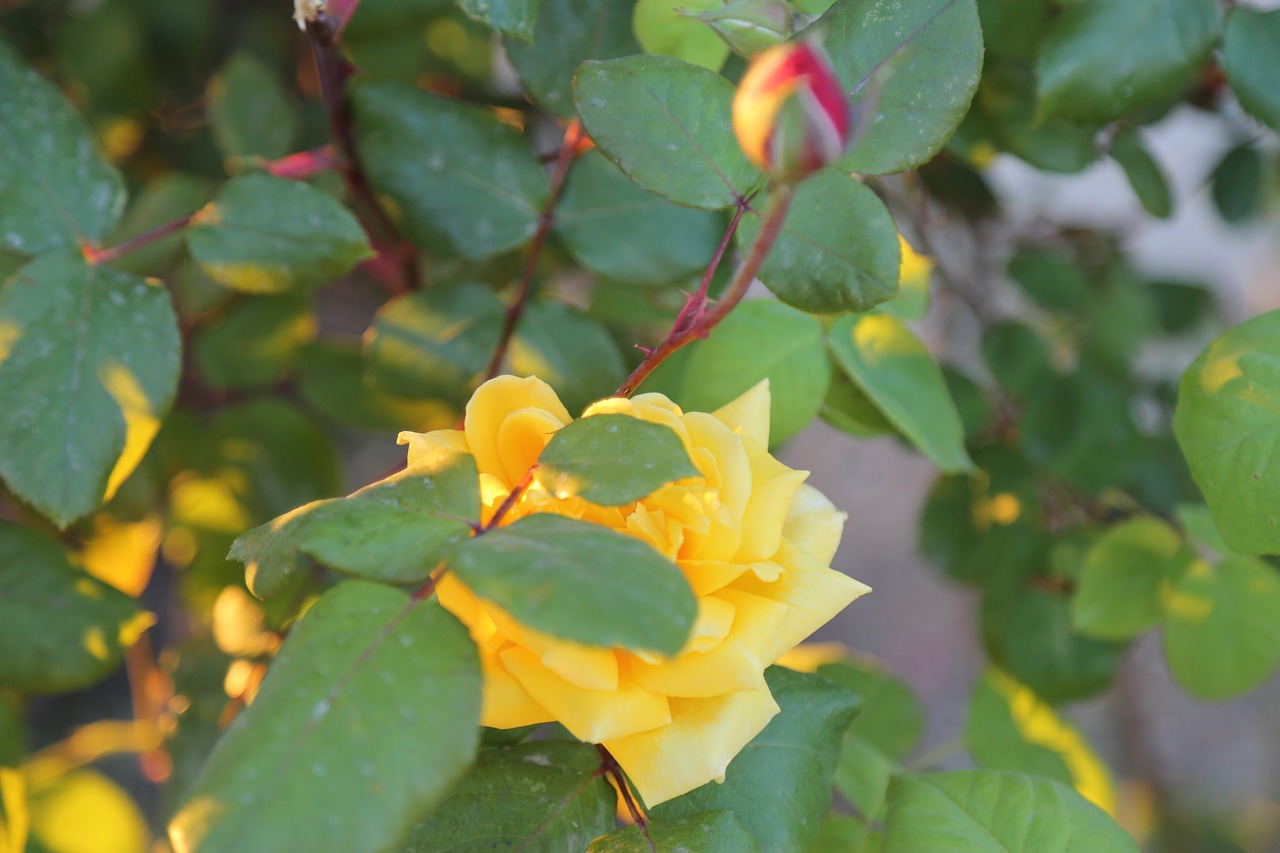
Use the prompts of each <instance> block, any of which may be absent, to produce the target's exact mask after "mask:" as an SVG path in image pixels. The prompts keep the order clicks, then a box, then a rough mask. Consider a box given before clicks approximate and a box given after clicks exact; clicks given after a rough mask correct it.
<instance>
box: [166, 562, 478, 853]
mask: <svg viewBox="0 0 1280 853" xmlns="http://www.w3.org/2000/svg"><path fill="white" fill-rule="evenodd" d="M480 681H481V678H480V667H479V661H478V658H477V655H476V650H475V647H474V646H473V645H472V643H471V639H470V637H469V636H468V635H467V631H466V629H465V628H464V627H463V626H462V625H461V623H459V622H458V621H457V619H455V618H454V617H453V616H452V615H450V614H449V613H446V612H445V611H444V610H443V609H442V608H441V607H440V605H439V604H437V603H436V602H434V601H414V600H411V599H410V598H409V596H408V595H407V594H405V593H403V592H400V591H398V590H394V589H391V588H389V587H385V586H381V585H378V584H372V583H365V582H361V581H350V582H347V583H344V584H341V585H339V586H337V587H335V588H334V589H332V590H330V591H329V592H328V593H326V594H325V595H324V596H323V597H321V599H320V600H319V601H318V602H317V603H316V604H315V606H314V607H312V608H311V609H310V610H309V611H307V614H306V615H305V616H304V617H303V619H302V621H301V622H299V624H298V626H297V627H296V628H294V629H293V631H292V632H291V633H290V635H289V638H288V640H286V641H285V644H284V647H283V648H282V649H281V651H280V654H279V656H277V657H276V659H275V662H274V663H272V665H271V670H270V672H269V673H268V675H267V677H266V680H265V681H263V683H262V688H261V690H260V691H259V692H258V696H257V698H256V699H255V700H254V702H253V704H252V705H250V706H249V707H248V708H246V709H245V710H244V711H242V712H241V713H240V715H239V716H238V717H237V718H236V721H235V723H234V724H233V725H232V726H231V728H229V729H228V730H227V732H226V734H224V735H223V737H222V740H221V741H220V742H219V743H218V746H217V747H216V748H215V749H214V751H213V754H212V755H211V756H210V757H209V760H208V762H207V763H206V764H205V767H204V771H203V773H202V774H201V776H200V778H199V780H198V781H197V782H196V785H195V788H194V790H193V791H191V793H190V795H189V796H188V798H187V801H186V805H185V806H184V807H183V808H182V809H181V810H180V811H179V812H178V814H177V816H176V817H175V818H174V819H173V822H172V823H171V824H170V825H169V835H170V838H171V839H172V840H173V842H174V846H175V847H176V848H178V849H181V850H192V851H200V853H218V852H219V851H229V852H230V851H244V850H253V851H256V853H292V852H293V851H297V850H308V851H313V853H326V851H332V853H349V851H352V850H391V849H394V847H395V845H396V843H397V842H399V841H400V840H401V839H402V838H403V837H404V836H405V835H406V834H407V833H408V831H409V829H410V828H411V827H412V826H413V824H414V822H415V821H416V820H417V819H418V818H419V817H421V816H422V814H423V813H424V812H425V811H426V810H428V809H430V808H431V807H432V806H434V805H435V804H436V803H438V802H440V801H441V800H443V799H444V798H445V796H446V795H447V794H448V792H449V790H450V788H451V787H452V786H453V784H454V783H455V782H456V781H457V780H458V778H459V777H461V776H462V774H463V773H464V772H465V771H466V768H467V766H468V765H469V764H470V763H471V760H472V757H473V756H474V754H475V750H476V743H477V740H478V722H479V717H480Z"/></svg>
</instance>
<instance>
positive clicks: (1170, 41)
mask: <svg viewBox="0 0 1280 853" xmlns="http://www.w3.org/2000/svg"><path fill="white" fill-rule="evenodd" d="M1221 18H1222V11H1221V8H1220V7H1219V5H1218V3H1217V2H1215V0H1131V2H1126V3H1114V2H1110V0H1081V2H1079V3H1072V4H1071V5H1069V6H1067V7H1066V8H1065V9H1064V10H1063V12H1062V16H1061V17H1060V18H1059V19H1058V20H1057V21H1056V22H1055V23H1054V25H1053V28H1052V29H1051V30H1050V31H1049V35H1048V38H1046V39H1045V41H1044V45H1043V46H1042V49H1041V51H1040V62H1039V70H1040V103H1041V106H1042V107H1043V108H1044V110H1045V111H1046V112H1048V113H1051V114H1053V115H1060V116H1066V117H1068V118H1074V119H1079V120H1083V121H1098V122H1106V121H1111V120H1113V119H1117V118H1120V117H1122V116H1124V115H1126V114H1127V113H1131V112H1134V111H1136V110H1142V109H1147V108H1156V107H1163V106H1166V105H1168V104H1169V103H1171V102H1172V101H1174V100H1175V99H1176V98H1177V97H1178V95H1180V94H1181V93H1182V90H1183V89H1185V88H1186V87H1187V86H1188V85H1189V84H1190V83H1191V82H1192V81H1193V80H1194V79H1195V75H1196V73H1197V72H1198V71H1199V70H1200V67H1201V66H1202V65H1203V64H1204V61H1205V60H1206V59H1207V58H1208V57H1209V52H1210V51H1211V50H1213V47H1214V45H1215V44H1216V43H1217V41H1218V36H1219V33H1220V27H1221Z"/></svg>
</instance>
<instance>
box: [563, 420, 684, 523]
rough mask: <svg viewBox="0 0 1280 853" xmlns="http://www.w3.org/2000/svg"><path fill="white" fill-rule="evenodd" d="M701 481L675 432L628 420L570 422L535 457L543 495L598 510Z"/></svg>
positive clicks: (651, 424)
mask: <svg viewBox="0 0 1280 853" xmlns="http://www.w3.org/2000/svg"><path fill="white" fill-rule="evenodd" d="M700 476H702V475H701V472H699V471H698V469H697V468H696V467H695V466H694V464H693V462H692V460H690V459H689V453H688V451H686V450H685V449H684V443H683V442H682V441H681V440H680V436H678V435H676V433H675V430H673V429H671V428H670V427H667V426H664V425H662V424H655V423H650V422H648V421H642V420H640V419H639V418H633V417H631V416H630V415H615V414H602V415H596V416H594V417H590V418H581V419H579V420H575V421H573V422H572V423H570V424H568V425H567V426H565V427H564V428H563V429H561V430H559V431H557V432H556V434H555V435H554V436H552V437H551V441H550V442H548V444H547V446H546V449H545V450H543V451H542V455H541V456H539V457H538V472H537V478H538V482H539V483H541V484H542V486H543V488H545V489H546V490H547V491H548V492H550V493H551V494H554V495H577V496H578V497H580V498H582V499H583V500H587V501H591V502H592V503H596V504H601V505H602V506H621V505H623V504H628V503H631V502H632V501H638V500H640V499H641V498H643V497H647V496H648V495H650V494H652V493H653V492H655V491H657V490H658V489H660V488H661V487H662V486H665V485H666V484H667V483H670V482H673V481H675V480H679V479H683V478H685V477H700Z"/></svg>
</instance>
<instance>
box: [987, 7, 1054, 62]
mask: <svg viewBox="0 0 1280 853" xmlns="http://www.w3.org/2000/svg"><path fill="white" fill-rule="evenodd" d="M1050 13H1051V7H1050V3H1049V0H978V16H979V17H980V18H981V20H982V40H983V42H984V43H985V47H986V49H987V53H988V54H991V55H993V56H999V57H1008V58H1009V59H1035V58H1036V51H1037V50H1038V49H1039V47H1040V40H1041V39H1042V38H1043V37H1044V34H1045V32H1046V31H1047V30H1048V29H1049V23H1050V20H1051V14H1050Z"/></svg>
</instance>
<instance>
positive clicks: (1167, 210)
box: [1111, 128, 1173, 219]
mask: <svg viewBox="0 0 1280 853" xmlns="http://www.w3.org/2000/svg"><path fill="white" fill-rule="evenodd" d="M1111 158H1112V159H1113V160H1115V161H1116V162H1117V163H1119V164H1120V168H1121V169H1124V174H1125V177H1127V178H1128V179H1129V185H1130V186H1132V187H1133V191H1134V193H1136V194H1137V196H1138V201H1140V202H1142V207H1143V209H1144V210H1146V211H1147V213H1150V214H1151V215H1152V216H1155V217H1158V218H1160V219H1167V218H1168V217H1169V215H1170V214H1171V213H1173V191H1172V190H1171V189H1170V188H1169V179H1168V178H1167V177H1165V174H1164V170H1163V169H1161V168H1160V164H1159V163H1157V162H1156V158H1155V157H1153V156H1151V152H1150V151H1148V150H1147V148H1146V146H1145V145H1143V144H1142V137H1141V135H1140V134H1139V133H1138V131H1136V130H1133V129H1132V128H1125V129H1124V130H1121V131H1120V132H1119V133H1117V134H1116V136H1115V138H1114V139H1113V140H1112V141H1111Z"/></svg>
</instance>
